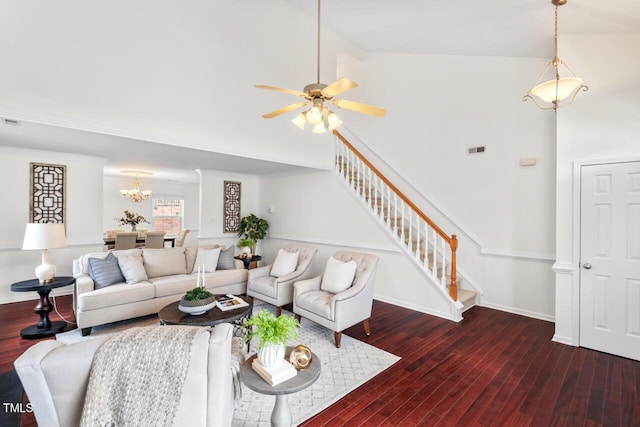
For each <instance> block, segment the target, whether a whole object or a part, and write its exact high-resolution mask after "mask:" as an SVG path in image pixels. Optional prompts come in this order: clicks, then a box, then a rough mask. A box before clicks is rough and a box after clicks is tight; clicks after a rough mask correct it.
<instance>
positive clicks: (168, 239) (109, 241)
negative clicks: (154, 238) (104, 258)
mask: <svg viewBox="0 0 640 427" xmlns="http://www.w3.org/2000/svg"><path fill="white" fill-rule="evenodd" d="M177 237H178V236H164V243H165V244H166V243H171V247H172V248H175V247H176V238H177ZM103 240H104V244H105V245H106V246H107V249H113V248H115V247H116V238H115V237H104V238H103ZM145 242H146V239H145V238H144V236H142V237H141V236H138V237H137V238H136V246H138V245H142V246H138V247H144V243H145Z"/></svg>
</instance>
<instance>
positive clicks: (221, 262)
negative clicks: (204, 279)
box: [194, 246, 236, 270]
mask: <svg viewBox="0 0 640 427" xmlns="http://www.w3.org/2000/svg"><path fill="white" fill-rule="evenodd" d="M221 249H222V250H221V251H220V256H219V257H218V267H217V268H216V270H233V269H235V268H236V265H235V262H234V259H233V255H234V253H233V246H230V247H228V248H224V247H223V248H221ZM194 270H195V268H194Z"/></svg>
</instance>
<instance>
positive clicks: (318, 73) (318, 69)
mask: <svg viewBox="0 0 640 427" xmlns="http://www.w3.org/2000/svg"><path fill="white" fill-rule="evenodd" d="M317 64H318V68H317V70H316V80H317V81H316V83H318V84H320V0H318V54H317Z"/></svg>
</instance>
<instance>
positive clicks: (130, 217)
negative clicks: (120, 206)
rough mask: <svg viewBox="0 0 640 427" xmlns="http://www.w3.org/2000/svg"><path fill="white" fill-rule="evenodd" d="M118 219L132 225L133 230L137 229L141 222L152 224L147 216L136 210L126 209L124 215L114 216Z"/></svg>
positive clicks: (122, 223)
mask: <svg viewBox="0 0 640 427" xmlns="http://www.w3.org/2000/svg"><path fill="white" fill-rule="evenodd" d="M114 219H115V220H116V221H118V222H120V224H121V225H130V226H131V231H136V226H137V225H138V224H140V223H141V222H146V223H147V224H151V223H150V222H149V221H147V219H146V218H145V217H143V216H142V215H139V214H137V213H134V212H129V211H124V216H123V217H121V218H114Z"/></svg>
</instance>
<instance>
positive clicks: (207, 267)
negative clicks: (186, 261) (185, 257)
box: [192, 247, 222, 273]
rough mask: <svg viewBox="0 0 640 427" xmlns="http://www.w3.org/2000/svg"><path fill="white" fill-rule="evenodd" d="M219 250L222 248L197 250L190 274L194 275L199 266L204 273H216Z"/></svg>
mask: <svg viewBox="0 0 640 427" xmlns="http://www.w3.org/2000/svg"><path fill="white" fill-rule="evenodd" d="M221 249H222V248H220V247H218V248H215V249H205V248H198V253H197V255H196V261H195V265H194V267H193V270H192V272H194V273H195V272H196V271H197V270H198V267H200V266H202V268H203V269H204V272H205V273H213V272H214V271H216V268H217V266H218V258H219V257H220V250H221Z"/></svg>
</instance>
